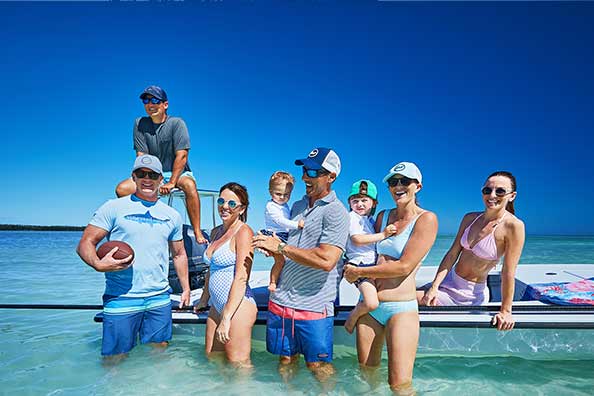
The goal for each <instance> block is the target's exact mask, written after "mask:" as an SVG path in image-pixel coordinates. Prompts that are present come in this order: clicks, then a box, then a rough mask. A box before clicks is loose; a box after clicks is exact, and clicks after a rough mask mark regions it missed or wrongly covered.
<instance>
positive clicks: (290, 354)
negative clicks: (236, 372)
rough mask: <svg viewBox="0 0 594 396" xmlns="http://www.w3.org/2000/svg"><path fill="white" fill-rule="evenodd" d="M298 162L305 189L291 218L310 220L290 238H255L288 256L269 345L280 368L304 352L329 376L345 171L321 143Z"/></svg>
mask: <svg viewBox="0 0 594 396" xmlns="http://www.w3.org/2000/svg"><path fill="white" fill-rule="evenodd" d="M295 164H296V165H301V166H303V176H302V180H303V182H304V183H305V193H306V195H305V196H304V197H303V199H301V200H300V201H297V202H295V203H294V204H293V207H292V209H291V219H292V220H295V221H299V220H301V219H303V220H304V221H305V226H304V227H303V228H302V229H296V230H291V231H290V232H289V239H288V241H287V243H283V242H281V240H280V239H278V238H276V237H270V236H265V235H256V236H255V237H254V242H253V246H254V247H257V248H261V249H264V250H266V251H268V252H269V253H270V254H273V255H275V256H276V257H275V260H278V259H281V258H282V259H284V260H285V263H284V265H283V269H282V272H281V276H280V281H279V285H278V288H277V289H276V291H275V292H274V293H272V294H271V296H270V301H269V304H268V322H267V331H266V346H267V349H268V351H269V352H270V353H273V354H276V355H280V363H281V366H280V367H281V369H282V368H283V367H287V365H288V364H292V363H295V362H296V361H297V359H298V357H299V354H303V356H304V358H305V362H306V364H307V367H308V368H309V369H310V370H312V371H313V372H314V373H315V374H316V377H317V378H318V379H320V380H321V381H324V380H325V379H326V378H327V377H328V376H329V375H331V374H332V373H333V372H334V369H333V367H332V365H331V362H332V352H333V329H334V326H333V325H334V317H333V316H334V300H336V295H337V290H338V284H339V282H340V274H341V272H342V268H341V266H342V260H341V257H342V253H343V251H344V249H345V246H346V242H347V239H348V231H349V220H348V219H349V217H348V213H347V210H346V209H345V207H344V205H343V204H342V203H341V202H340V201H339V200H338V198H337V197H336V193H335V192H334V191H333V190H332V183H333V182H334V181H335V180H336V177H337V176H338V175H339V174H340V159H339V158H338V155H336V153H335V152H334V151H333V150H330V149H327V148H322V147H320V148H316V149H314V150H312V152H311V153H309V156H308V157H307V158H304V159H299V160H296V161H295Z"/></svg>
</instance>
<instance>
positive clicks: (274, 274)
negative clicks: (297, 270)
mask: <svg viewBox="0 0 594 396" xmlns="http://www.w3.org/2000/svg"><path fill="white" fill-rule="evenodd" d="M273 257H274V265H273V266H272V268H271V269H270V284H269V287H268V290H270V291H276V284H277V283H278V278H280V274H281V272H282V270H283V266H284V265H285V257H284V256H281V255H279V254H275V255H274V256H273Z"/></svg>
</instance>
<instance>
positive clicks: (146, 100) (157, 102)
mask: <svg viewBox="0 0 594 396" xmlns="http://www.w3.org/2000/svg"><path fill="white" fill-rule="evenodd" d="M149 102H150V103H152V104H160V103H161V102H162V100H159V99H157V98H155V97H152V98H150V99H149V98H142V103H144V104H149Z"/></svg>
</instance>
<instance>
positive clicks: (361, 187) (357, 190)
mask: <svg viewBox="0 0 594 396" xmlns="http://www.w3.org/2000/svg"><path fill="white" fill-rule="evenodd" d="M357 194H363V195H367V196H368V197H369V198H371V199H375V200H376V201H377V187H376V186H375V184H373V182H371V181H370V180H366V179H363V180H359V181H358V182H355V183H353V185H352V186H351V192H350V194H349V198H350V197H352V196H353V195H357Z"/></svg>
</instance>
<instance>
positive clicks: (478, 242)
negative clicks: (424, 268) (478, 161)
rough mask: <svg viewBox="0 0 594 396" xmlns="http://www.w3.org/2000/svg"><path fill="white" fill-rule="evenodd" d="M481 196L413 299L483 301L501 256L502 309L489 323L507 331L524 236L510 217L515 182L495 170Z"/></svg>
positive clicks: (459, 302) (432, 302) (521, 226)
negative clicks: (430, 278)
mask: <svg viewBox="0 0 594 396" xmlns="http://www.w3.org/2000/svg"><path fill="white" fill-rule="evenodd" d="M481 192H482V193H483V202H484V204H485V210H484V211H483V212H480V213H477V212H472V213H467V214H466V215H465V216H464V218H463V219H462V223H460V229H459V230H458V234H457V235H456V239H455V240H454V243H453V244H452V246H451V247H450V250H448V252H447V253H446V255H445V257H444V258H443V260H441V264H440V265H439V268H438V269H437V274H436V275H435V279H434V280H433V283H432V285H431V287H430V288H429V289H428V290H426V291H425V292H417V298H418V299H419V304H421V305H481V304H484V303H487V302H489V289H488V288H487V275H488V274H489V271H490V270H491V269H493V268H494V267H495V266H496V265H497V263H498V262H499V259H500V258H501V257H502V256H504V259H503V269H502V270H501V310H500V311H499V313H497V314H496V315H495V316H494V317H493V324H495V325H497V329H498V330H511V329H512V328H513V327H514V319H513V317H512V312H511V311H512V302H513V297H514V283H515V274H516V267H517V265H518V261H519V260H520V255H521V254H522V248H523V247H524V238H525V232H524V223H523V222H522V221H521V220H520V219H518V218H517V217H516V216H515V215H514V200H515V199H516V194H517V192H516V178H515V177H514V175H512V174H511V173H509V172H505V171H499V172H495V173H493V174H491V175H490V176H489V177H488V178H487V181H486V182H485V185H484V186H483V189H482V190H481Z"/></svg>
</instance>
